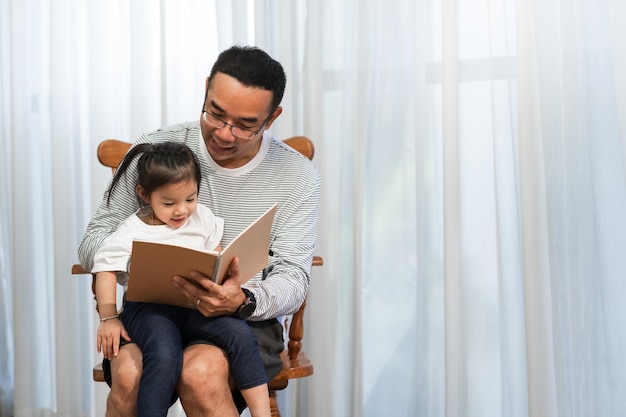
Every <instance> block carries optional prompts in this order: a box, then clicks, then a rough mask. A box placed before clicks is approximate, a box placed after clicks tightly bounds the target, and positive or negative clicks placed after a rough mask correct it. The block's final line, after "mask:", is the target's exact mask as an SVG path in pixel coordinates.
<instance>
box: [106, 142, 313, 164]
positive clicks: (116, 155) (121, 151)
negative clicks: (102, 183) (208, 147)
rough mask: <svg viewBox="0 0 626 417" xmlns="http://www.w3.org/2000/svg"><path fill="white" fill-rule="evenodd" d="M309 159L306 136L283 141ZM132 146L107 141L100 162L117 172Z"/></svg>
mask: <svg viewBox="0 0 626 417" xmlns="http://www.w3.org/2000/svg"><path fill="white" fill-rule="evenodd" d="M283 142H284V143H286V144H287V145H289V146H290V147H292V148H293V149H295V150H296V151H298V152H300V153H301V154H302V155H304V156H306V157H307V158H309V159H313V156H314V155H315V147H314V146H313V142H311V140H310V139H309V138H307V137H306V136H292V137H290V138H287V139H285V140H284V141H283ZM130 146H131V144H130V143H128V142H123V141H121V140H117V139H105V140H103V141H102V142H100V144H99V145H98V161H100V163H101V164H102V165H104V166H105V167H109V168H111V169H113V170H115V169H116V168H117V167H118V166H119V165H120V162H122V159H123V158H124V155H126V152H128V149H130Z"/></svg>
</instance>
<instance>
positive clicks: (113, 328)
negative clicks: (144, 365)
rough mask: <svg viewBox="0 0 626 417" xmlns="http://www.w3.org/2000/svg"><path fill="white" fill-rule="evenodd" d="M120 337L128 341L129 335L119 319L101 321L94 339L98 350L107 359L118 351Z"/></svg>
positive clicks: (114, 355) (111, 357)
mask: <svg viewBox="0 0 626 417" xmlns="http://www.w3.org/2000/svg"><path fill="white" fill-rule="evenodd" d="M120 337H123V338H124V340H127V341H130V336H128V333H127V332H126V329H125V328H124V325H123V324H122V322H121V321H120V320H119V319H117V318H115V319H110V320H105V321H101V322H100V325H99V326H98V337H97V340H96V346H97V348H98V352H102V354H103V355H104V357H105V358H107V359H108V360H111V359H113V358H114V357H116V356H117V354H118V353H119V351H120Z"/></svg>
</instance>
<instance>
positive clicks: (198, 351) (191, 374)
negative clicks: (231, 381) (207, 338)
mask: <svg viewBox="0 0 626 417" xmlns="http://www.w3.org/2000/svg"><path fill="white" fill-rule="evenodd" d="M229 372H230V369H229V365H228V359H227V357H226V355H225V354H224V351H222V350H221V349H219V348H217V347H215V346H212V345H201V344H199V345H193V346H190V347H188V348H187V349H185V354H184V355H183V370H182V372H181V376H180V382H181V384H183V385H192V386H195V385H196V384H197V382H199V381H202V382H203V383H204V384H203V385H205V384H206V383H207V382H208V380H217V381H218V382H223V381H228V377H229Z"/></svg>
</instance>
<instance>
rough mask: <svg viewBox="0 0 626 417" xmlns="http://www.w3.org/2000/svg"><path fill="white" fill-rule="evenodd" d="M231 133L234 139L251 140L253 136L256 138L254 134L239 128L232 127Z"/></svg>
mask: <svg viewBox="0 0 626 417" xmlns="http://www.w3.org/2000/svg"><path fill="white" fill-rule="evenodd" d="M230 133H232V134H233V136H234V137H236V138H239V139H250V138H251V137H252V136H254V132H252V131H250V130H245V129H242V128H240V127H237V126H231V127H230Z"/></svg>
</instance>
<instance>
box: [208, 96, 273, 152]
mask: <svg viewBox="0 0 626 417" xmlns="http://www.w3.org/2000/svg"><path fill="white" fill-rule="evenodd" d="M208 93H209V91H208V90H207V91H206V93H205V94H204V102H203V103H202V118H203V119H204V120H205V121H206V122H207V123H208V124H210V125H211V126H213V127H214V128H216V129H222V128H223V127H224V126H228V128H229V130H230V134H231V135H233V136H234V137H236V138H237V139H241V140H250V139H252V138H253V137H255V136H256V135H258V134H259V132H260V131H261V130H263V128H264V127H265V125H266V124H267V122H269V120H270V118H271V117H272V115H273V114H274V111H275V110H276V109H272V111H271V112H270V114H269V116H267V117H266V118H265V120H263V123H261V126H259V128H258V129H257V130H252V129H248V128H245V127H241V126H237V125H233V124H231V123H228V122H226V121H224V120H222V119H220V118H219V117H217V116H215V115H214V114H213V113H211V112H210V111H208V110H205V109H204V106H205V105H206V99H207V96H208ZM205 113H207V115H208V116H205V115H204V114H205ZM209 117H210V118H212V119H215V120H217V121H218V122H220V123H222V125H221V126H215V125H214V124H212V123H211V122H210V121H209V119H208V118H209ZM233 128H237V129H240V130H245V131H246V132H250V135H249V136H248V137H241V136H238V135H235V133H234V132H233Z"/></svg>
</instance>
